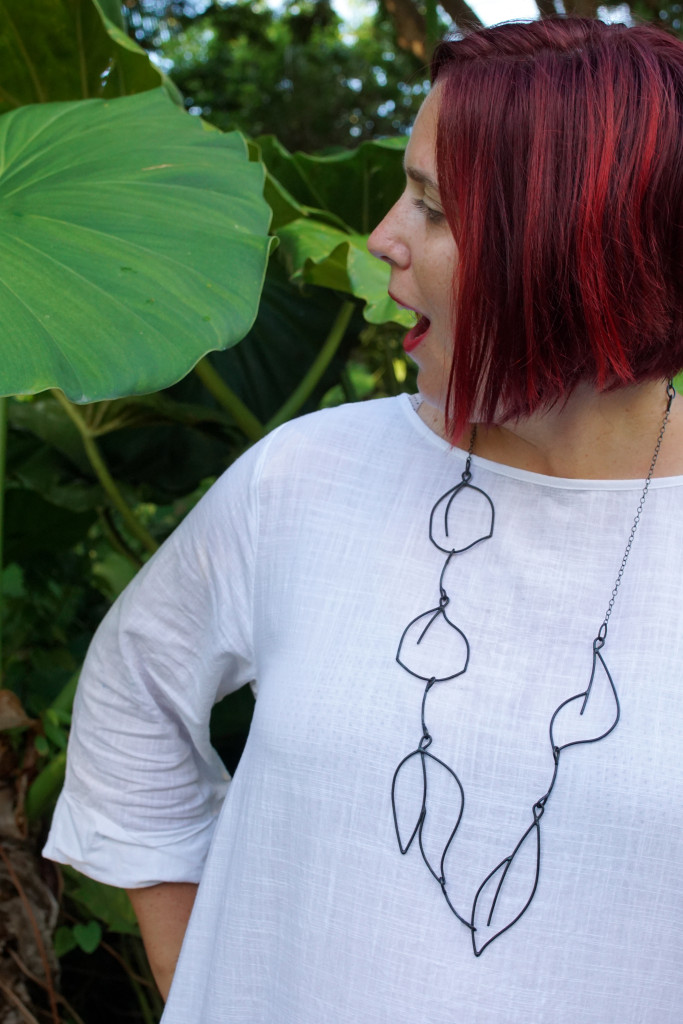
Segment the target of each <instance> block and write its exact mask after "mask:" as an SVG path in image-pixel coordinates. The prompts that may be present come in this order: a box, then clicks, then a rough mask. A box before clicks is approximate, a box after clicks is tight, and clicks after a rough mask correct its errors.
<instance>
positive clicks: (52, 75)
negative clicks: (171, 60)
mask: <svg viewBox="0 0 683 1024" xmlns="http://www.w3.org/2000/svg"><path fill="white" fill-rule="evenodd" d="M160 85H163V86H164V87H165V88H166V90H167V92H168V93H169V95H170V96H171V97H172V98H173V99H174V101H175V102H176V103H181V104H182V97H181V95H180V93H179V91H178V89H177V88H176V87H175V86H174V85H173V83H172V82H171V81H170V79H169V78H167V76H166V75H164V74H163V72H162V71H160V70H159V68H157V67H155V66H154V64H152V62H151V61H150V59H149V57H148V56H147V53H146V52H145V51H144V50H143V49H142V47H140V46H138V45H137V43H136V42H135V41H134V40H132V39H130V38H129V37H128V36H127V35H126V32H125V31H124V25H123V18H122V16H121V4H120V3H119V2H118V0H30V3H27V2H26V0H2V3H1V4H0V114H2V113H5V112H6V111H9V110H14V109H16V108H17V107H20V106H23V105H24V104H27V103H48V102H49V103H54V102H58V101H63V100H77V99H99V98H114V97H115V96H128V95H132V94H133V93H138V92H145V91H146V90H148V89H157V88H158V87H159V86H160Z"/></svg>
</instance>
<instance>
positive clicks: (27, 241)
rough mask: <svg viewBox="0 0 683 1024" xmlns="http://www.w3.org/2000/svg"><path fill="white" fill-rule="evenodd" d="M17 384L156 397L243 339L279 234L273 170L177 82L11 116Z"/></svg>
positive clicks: (1, 256) (11, 294) (10, 353)
mask: <svg viewBox="0 0 683 1024" xmlns="http://www.w3.org/2000/svg"><path fill="white" fill-rule="evenodd" d="M0 153H1V154H2V163H1V164H0V318H1V319H2V323H3V333H2V338H1V339H0V358H1V359H2V366H3V373H2V393H3V394H27V393H35V392H38V391H42V390H44V389H46V388H61V389H62V390H63V391H64V392H65V393H66V395H67V396H68V397H69V398H70V399H72V401H76V402H92V401H95V400H98V399H104V398H113V397H117V396H120V395H126V394H128V395H130V394H145V393H147V392H151V391H156V390H159V389H160V388H163V387H167V386H169V385H170V384H172V383H174V382H175V381H177V380H179V379H180V378H181V377H183V376H184V375H185V374H186V373H187V372H188V371H189V370H190V369H191V367H192V366H194V364H195V363H196V362H197V361H198V360H199V359H200V358H201V357H202V356H203V355H204V354H205V353H206V352H208V351H211V350H213V349H222V348H227V347H229V346H230V345H234V344H235V343H236V342H238V341H240V339H241V338H243V337H244V335H245V334H246V333H247V331H248V330H249V328H250V327H251V325H252V323H253V321H254V319H255V316H256V312H257V308H258V302H259V297H260V293H261V288H262V285H263V279H264V275H265V270H266V263H267V259H268V253H269V251H270V245H271V239H269V237H268V226H269V222H270V210H269V208H268V206H267V204H266V203H265V200H264V199H263V194H262V193H263V178H264V172H263V168H262V167H261V166H260V165H259V164H255V163H250V162H249V159H248V155H247V151H246V146H245V143H244V140H243V138H242V137H241V136H240V135H239V134H238V133H230V134H228V135H223V134H221V133H220V132H208V131H205V130H204V128H203V126H202V124H201V122H199V121H198V120H197V119H194V118H191V117H190V116H189V115H187V114H185V113H183V112H182V111H181V110H180V109H179V108H178V107H177V106H176V105H175V104H173V103H172V102H171V100H170V99H169V98H168V96H167V95H166V93H165V91H164V90H163V89H155V90H152V91H149V92H144V93H139V94H138V95H135V96H129V97H124V98H121V99H115V100H111V101H103V100H86V101H79V102H74V103H51V104H41V105H37V106H27V107H22V108H20V109H18V110H15V111H13V112H12V113H9V114H6V115H4V116H3V117H2V118H0Z"/></svg>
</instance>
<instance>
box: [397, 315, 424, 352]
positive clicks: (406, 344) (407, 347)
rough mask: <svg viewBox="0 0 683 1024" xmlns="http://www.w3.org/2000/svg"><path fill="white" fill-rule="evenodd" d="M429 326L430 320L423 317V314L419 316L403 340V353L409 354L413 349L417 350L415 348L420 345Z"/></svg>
mask: <svg viewBox="0 0 683 1024" xmlns="http://www.w3.org/2000/svg"><path fill="white" fill-rule="evenodd" d="M430 325H431V320H430V319H429V317H428V316H424V315H423V314H419V318H418V321H417V323H416V324H415V326H414V327H411V329H410V330H409V331H408V333H407V334H406V336H405V338H404V339H403V348H404V351H405V352H408V353H410V352H412V351H413V349H416V348H417V346H418V345H419V344H420V342H421V341H422V339H423V338H424V336H425V334H426V333H427V331H428V330H429V328H430Z"/></svg>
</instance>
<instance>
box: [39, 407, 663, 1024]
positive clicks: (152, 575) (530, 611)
mask: <svg viewBox="0 0 683 1024" xmlns="http://www.w3.org/2000/svg"><path fill="white" fill-rule="evenodd" d="M654 440H655V439H654V438H653V447H654ZM465 458H466V455H465V454H464V453H463V452H461V451H458V450H454V449H451V448H450V446H449V445H448V444H447V443H446V442H445V441H443V440H442V439H440V438H439V437H437V436H436V435H435V434H434V433H432V432H431V431H430V430H429V429H428V428H427V427H426V426H425V425H424V424H423V423H422V421H421V420H420V419H419V417H418V416H417V415H416V414H415V411H414V408H413V407H412V405H411V402H410V400H409V399H408V397H406V396H402V397H400V398H397V399H383V400H379V401H374V402H369V403H366V404H363V405H360V406H357V405H356V406H345V407H341V408H339V409H334V410H329V411H325V412H321V413H316V414H313V415H311V416H307V417H303V418H301V419H299V420H296V421H294V422H292V423H289V424H287V425H285V426H284V427H282V428H280V429H279V430H277V431H275V432H274V433H273V434H271V435H269V436H268V437H267V438H266V439H265V440H264V441H262V442H261V443H260V444H258V445H256V446H255V447H254V448H252V449H251V450H250V451H249V452H248V453H247V454H246V455H245V456H243V457H242V458H241V459H240V460H239V461H238V462H237V463H236V464H235V465H234V466H232V467H231V468H230V469H229V470H228V471H227V473H226V474H224V476H223V477H221V479H220V480H219V481H218V482H217V483H216V484H215V486H214V487H213V488H212V489H211V491H210V492H209V494H208V495H207V496H206V497H205V498H204V499H203V500H202V502H201V503H200V504H199V506H198V507H197V508H196V509H194V510H193V512H192V513H190V515H189V516H188V517H187V519H186V520H185V521H184V522H183V523H182V524H181V526H180V527H179V528H178V529H177V530H176V532H175V533H174V534H173V536H172V537H171V538H170V539H169V541H167V543H166V544H165V545H164V546H163V547H162V549H161V550H160V551H159V552H158V553H157V554H156V555H155V556H154V557H153V558H152V559H151V561H150V562H149V563H148V564H147V565H146V566H145V568H144V569H143V570H142V571H141V572H140V574H139V575H138V576H137V577H136V579H135V580H134V582H133V583H132V585H131V586H130V587H129V588H128V590H127V591H126V592H125V593H124V595H123V596H122V597H121V598H120V599H119V601H118V602H117V604H116V605H115V606H114V608H113V609H112V610H111V611H110V613H109V615H108V616H107V618H106V619H105V621H104V623H103V624H102V626H101V627H100V630H99V632H98V634H97V637H96V639H95V641H94V642H93V645H92V647H91V650H90V652H89V655H88V658H87V663H86V666H85V669H84V672H83V676H82V679H81V684H80V686H79V691H78V696H77V701H76V708H75V716H74V724H73V731H72V736H71V742H70V750H69V768H68V773H67V780H66V785H65V788H64V791H63V793H62V795H61V797H60V800H59V804H58V807H57V811H56V814H55V818H54V823H53V827H52V831H51V833H50V837H49V839H48V843H47V846H46V848H45V855H46V856H48V857H51V858H53V859H55V860H57V861H61V862H68V863H71V864H73V865H74V866H75V867H77V868H79V869H80V870H82V871H84V872H85V873H86V874H89V875H91V876H92V877H94V878H98V879H101V880H103V881H105V882H108V883H110V884H113V885H121V886H127V887H136V886H144V885H151V884H154V883H156V882H161V881H199V880H200V879H201V884H200V888H199V893H198V897H197V902H196V906H195V910H194V912H193V915H192V918H191V921H190V925H189V929H188V933H187V937H186V940H185V943H184V946H183V950H182V953H181V957H180V962H179V965H178V969H177V972H176V976H175V980H174V983H173V986H172V989H171V994H170V998H169V1001H168V1004H167V1007H166V1011H165V1013H164V1017H163V1022H164V1024H219V1022H220V1024H415V1022H417V1021H420V1022H423V1024H459V1022H463V1024H679V1022H680V1021H681V1020H682V1019H683V968H682V965H683V827H682V824H683V812H682V810H681V808H682V807H683V756H682V755H681V740H682V737H683V687H682V686H681V678H682V675H683V615H682V612H683V477H676V478H657V477H655V479H654V480H653V482H652V485H651V488H650V492H649V495H648V498H647V502H646V505H645V509H644V512H643V516H642V521H641V524H640V527H639V530H638V533H637V535H636V539H635V542H634V545H633V550H632V553H631V557H630V559H629V562H628V566H627V568H626V572H625V575H624V579H623V584H622V586H621V589H620V591H619V594H618V597H617V601H616V604H615V608H614V613H613V616H612V619H611V622H610V626H609V634H608V638H607V643H606V645H605V648H604V651H603V652H602V653H603V655H604V659H605V663H606V665H607V666H608V667H609V671H610V673H611V675H612V678H613V680H614V685H615V687H616V691H617V693H618V697H619V702H620V709H621V718H620V721H619V722H618V724H617V726H616V728H615V729H614V730H613V731H612V732H611V733H610V735H609V736H607V737H606V738H605V739H603V740H601V741H600V742H599V743H594V744H587V745H582V746H575V747H571V748H567V749H566V750H564V751H563V752H562V755H561V759H560V767H559V770H558V775H557V780H556V783H555V787H554V789H553V792H552V795H551V797H550V799H549V800H548V803H547V806H546V807H545V812H544V814H543V819H542V822H541V823H540V833H541V860H540V877H539V880H538V886H537V889H536V893H535V896H534V899H533V901H532V902H531V904H530V906H529V908H528V909H527V911H526V913H524V914H523V916H522V917H521V918H520V919H519V920H518V921H517V923H516V924H514V925H513V927H512V928H510V929H509V930H508V931H506V932H504V933H503V934H502V935H500V936H499V937H498V938H497V939H496V940H495V941H494V942H492V943H491V945H490V946H488V947H487V948H486V949H485V950H484V952H483V954H482V955H481V956H480V957H475V956H474V955H473V949H472V939H471V932H470V929H469V928H468V927H466V926H464V925H463V924H462V923H460V921H458V919H457V918H456V917H455V916H454V914H453V913H452V912H451V910H450V909H449V906H448V905H447V903H446V901H445V899H444V897H443V894H442V891H441V887H440V885H439V882H438V881H437V880H436V879H435V878H434V877H432V875H431V874H430V873H429V871H428V869H427V867H426V865H425V863H424V861H423V859H422V857H421V855H420V850H419V848H418V842H417V839H416V840H415V841H414V842H413V844H412V846H411V847H410V849H409V851H408V852H407V853H406V854H405V856H403V855H401V852H400V851H399V847H398V843H397V836H396V830H395V826H394V818H393V813H392V801H391V784H392V777H393V774H394V770H395V769H396V767H397V765H398V764H399V762H400V761H401V760H402V759H403V758H404V757H405V756H406V755H407V754H409V753H410V752H411V751H414V750H415V749H416V748H417V746H418V743H419V741H420V737H421V735H422V725H421V721H420V708H421V702H422V696H423V691H424V685H425V684H424V682H422V681H421V680H420V679H418V678H415V677H413V676H411V675H410V674H408V672H406V671H405V670H404V669H403V668H402V667H401V665H400V664H398V663H397V661H396V657H395V656H396V651H397V647H398V642H399V639H400V637H401V634H402V632H403V630H404V628H405V627H406V626H407V625H408V623H409V622H410V621H411V620H412V619H414V618H415V617H416V616H418V615H420V614H422V613H424V612H426V611H427V610H429V609H434V608H436V607H438V602H439V593H440V591H439V574H440V572H441V569H442V566H443V562H444V555H443V553H442V552H440V551H439V550H437V549H436V548H435V547H434V545H433V544H432V543H431V542H430V539H429V532H428V531H429V518H430V511H431V509H432V507H433V506H434V504H435V502H436V501H437V499H438V498H439V497H440V496H441V495H442V494H444V492H446V491H447V490H448V489H449V488H451V487H453V486H454V485H455V484H457V483H458V482H459V480H460V478H461V473H462V471H463V468H464V464H465ZM472 484H473V485H476V486H477V487H480V488H482V489H483V490H484V491H486V493H487V494H488V495H489V496H490V497H491V500H492V501H493V503H494V505H495V510H496V516H495V528H494V531H493V535H492V537H491V538H490V539H488V540H486V541H484V542H482V543H480V544H477V545H476V546H475V547H473V548H471V549H470V550H469V551H466V552H464V553H463V554H462V555H458V556H456V557H455V558H454V559H453V561H452V562H451V563H450V565H449V568H448V570H447V572H446V575H445V577H444V585H445V587H446V589H447V591H448V595H449V598H450V602H449V605H448V616H449V618H450V619H451V621H452V622H453V623H455V624H456V625H457V626H458V627H459V628H460V629H461V630H462V631H463V632H464V633H465V634H466V636H467V637H468V639H469V643H470V647H471V653H470V661H469V666H468V669H467V672H466V673H465V674H463V675H461V676H459V677H458V678H457V679H453V680H452V681H450V682H444V683H439V684H435V685H434V687H433V688H432V690H431V691H430V694H429V696H428V698H427V701H426V704H425V716H426V722H427V725H428V728H429V732H430V734H431V736H432V738H433V743H432V746H431V747H430V748H429V749H430V752H431V753H433V754H434V755H435V756H436V757H438V758H440V759H441V760H443V761H444V762H445V763H447V764H448V765H450V766H451V767H452V768H453V770H454V771H455V772H456V773H457V776H458V779H459V780H460V782H461V784H462V786H463V790H464V793H465V804H464V811H463V816H462V821H461V823H460V827H459V829H458V832H457V834H456V836H455V838H454V840H453V842H452V843H451V844H450V846H449V848H448V852H447V855H446V858H445V862H444V871H445V874H446V876H447V878H448V893H449V897H450V898H451V900H452V902H453V904H454V906H455V907H456V909H458V911H459V912H461V913H462V914H463V916H465V917H466V918H469V915H470V913H471V907H472V903H473V899H474V895H475V893H476V892H477V889H478V888H479V886H480V885H481V883H482V881H483V880H484V879H485V877H486V876H487V875H488V874H489V872H490V871H491V870H492V869H493V868H495V867H496V865H498V864H499V863H500V862H501V861H502V860H503V858H505V857H506V856H508V855H509V854H511V853H512V851H513V849H514V848H515V845H516V844H517V843H518V841H519V840H520V838H521V837H522V835H523V834H524V832H525V830H526V829H527V828H528V827H529V825H530V824H531V823H532V821H533V816H532V806H533V805H534V803H535V801H537V800H538V798H539V797H541V796H542V795H543V794H544V793H545V792H546V790H547V788H548V785H549V783H550V780H551V778H552V774H553V767H554V762H553V753H552V748H551V744H550V741H549V734H548V725H549V721H550V718H551V716H552V714H553V711H554V710H555V709H556V708H557V707H558V705H559V704H560V703H561V702H562V701H563V700H565V699H567V698H568V697H571V696H573V695H574V694H577V693H579V692H581V691H584V690H585V689H586V687H587V685H588V680H589V677H590V672H591V665H592V641H593V638H594V637H595V635H596V632H597V630H598V628H599V626H600V623H601V622H602V620H603V617H604V613H605V609H606V607H607V602H608V600H609V597H610V593H611V591H612V587H613V585H614V580H615V577H616V574H617V570H618V568H619V565H620V563H621V559H622V555H623V552H624V548H625V545H626V540H627V538H628V535H629V531H630V529H631V524H632V522H633V518H634V515H635V511H636V507H637V505H638V501H639V498H640V495H641V492H642V487H643V481H642V480H625V481H614V480H607V481H595V480H590V481H582V480H573V479H571V480H565V479H558V478H554V477H545V476H541V475H538V474H534V473H529V472H524V471H521V470H517V469H511V468H509V467H506V466H501V465H497V464H495V463H491V462H488V461H486V460H484V459H481V458H477V456H476V455H475V456H474V457H473V460H472ZM453 512H455V506H453ZM477 516H481V505H480V504H478V503H477V502H474V503H471V502H470V503H468V502H464V503H462V508H461V509H460V510H459V511H458V517H457V522H458V524H459V525H458V527H457V528H458V529H462V530H463V531H465V533H467V531H468V530H475V531H476V530H478V529H479V528H480V527H479V523H478V522H474V521H473V522H469V521H468V517H477ZM454 522H455V520H454ZM453 635H454V634H453V631H452V630H449V629H448V628H447V627H446V628H444V629H443V630H442V631H441V633H440V634H439V635H437V634H436V633H434V636H433V638H432V639H434V642H433V643H432V645H431V647H432V650H433V652H435V653H434V657H435V658H436V660H437V661H438V660H439V659H440V658H443V659H445V661H444V664H445V663H446V662H447V661H448V659H449V658H450V657H451V652H450V648H449V643H450V642H451V641H452V640H453ZM251 680H256V681H257V684H258V697H257V703H256V711H255V716H254V720H253V724H252V728H251V731H250V735H249V739H248V742H247V746H246V749H245V752H244V755H243V757H242V760H241V761H240V764H239V767H238V769H237V772H236V774H235V776H234V778H233V780H232V781H231V782H229V784H228V781H229V780H228V777H227V773H226V772H225V769H224V768H223V766H222V765H221V763H220V762H219V760H218V758H217V756H216V755H215V753H214V752H213V751H212V749H211V747H210V745H209V742H208V719H209V714H210V711H211V707H212V705H213V704H214V702H215V701H216V700H219V699H220V698H221V697H222V696H224V695H225V694H227V693H228V692H230V691H232V690H234V689H236V688H238V687H240V686H242V685H245V684H246V683H248V682H250V681H251ZM601 680H602V682H601V686H602V689H601V690H600V692H599V693H598V687H597V686H596V699H595V703H596V708H597V711H598V714H601V713H603V712H604V713H605V714H606V713H607V712H606V711H605V709H604V708H603V709H602V711H601V710H600V706H599V705H600V701H601V700H602V701H603V702H604V701H605V700H606V701H607V703H609V699H610V694H609V692H608V690H607V689H606V687H605V685H604V674H603V676H601ZM413 763H414V764H416V765H418V769H419V763H418V759H415V758H414V759H413ZM432 767H433V766H432ZM444 779H445V776H443V774H441V775H439V773H438V772H437V774H436V775H435V776H434V781H433V785H432V781H431V777H430V789H429V804H428V814H427V818H428V829H427V831H429V830H431V831H429V835H427V831H426V832H425V845H426V847H427V849H428V850H429V849H431V847H430V843H432V842H434V843H436V847H438V846H439V843H440V844H441V846H443V845H444V837H446V838H447V837H448V835H449V834H450V830H451V829H452V827H453V825H454V823H455V820H454V815H455V814H456V813H457V811H458V805H457V800H454V796H453V794H454V790H453V786H452V784H451V781H450V777H449V778H448V779H445V783H444ZM418 781H419V780H418ZM414 783H415V776H414V775H413V784H414ZM446 783H447V784H446ZM410 787H411V783H410V780H408V787H407V789H406V788H405V787H403V788H402V789H401V799H402V800H403V801H404V803H405V805H406V807H407V809H406V810H404V809H402V808H400V809H399V818H400V819H401V820H402V821H404V822H407V823H408V824H407V825H406V826H405V827H406V828H407V833H405V834H407V835H409V834H410V832H411V830H412V828H413V826H414V824H415V822H416V820H417V817H418V815H419V810H420V808H419V799H420V796H419V792H418V791H419V785H418V787H417V789H415V788H413V790H411V788H410ZM226 791H227V796H226ZM416 793H417V797H416ZM224 797H225V799H224ZM416 799H417V803H415V800H416ZM404 815H405V817H403V816H404ZM411 815H412V817H411ZM401 827H403V825H402V826H401ZM439 837H440V838H439ZM532 838H534V839H535V833H534V834H533V835H532ZM530 849H531V854H529V850H530ZM534 856H535V854H534V853H533V848H530V847H529V846H528V844H527V845H526V846H525V849H524V851H523V855H520V857H519V858H517V859H516V861H515V868H516V870H515V871H512V870H511V871H510V878H509V879H508V880H507V881H506V886H505V893H504V894H501V897H500V902H501V906H500V907H499V912H500V915H501V917H500V921H504V920H505V915H506V914H507V915H508V918H511V917H512V916H514V915H515V913H516V910H515V908H517V910H518V909H520V908H521V906H522V905H523V904H524V901H525V892H526V893H527V895H528V891H529V885H530V880H531V882H533V877H532V875H531V874H530V871H531V870H532V867H533V863H534ZM496 913H498V911H497V912H496ZM479 923H480V925H481V927H482V928H484V925H483V924H482V923H481V921H480V922H479Z"/></svg>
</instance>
